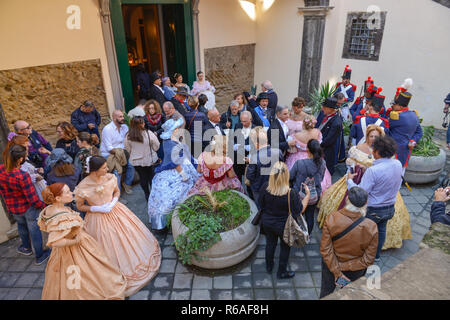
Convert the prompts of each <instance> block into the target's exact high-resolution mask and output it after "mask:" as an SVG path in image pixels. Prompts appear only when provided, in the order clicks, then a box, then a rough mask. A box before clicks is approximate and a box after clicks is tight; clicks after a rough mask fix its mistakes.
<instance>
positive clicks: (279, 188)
mask: <svg viewBox="0 0 450 320" xmlns="http://www.w3.org/2000/svg"><path fill="white" fill-rule="evenodd" d="M266 190H267V191H268V192H269V193H270V194H271V195H274V196H284V195H285V194H287V193H288V191H289V168H288V167H287V165H286V164H285V163H284V162H281V161H277V162H276V163H275V164H274V165H273V167H272V170H271V171H270V176H269V185H268V186H267V189H266Z"/></svg>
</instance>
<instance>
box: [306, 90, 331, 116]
mask: <svg viewBox="0 0 450 320" xmlns="http://www.w3.org/2000/svg"><path fill="white" fill-rule="evenodd" d="M335 90H336V85H330V82H328V81H327V82H325V84H323V85H321V86H320V88H318V89H316V90H314V91H313V92H312V93H311V94H310V96H309V100H310V101H309V105H308V108H307V111H308V113H310V114H312V115H314V116H315V117H316V118H317V115H318V114H319V112H320V110H321V109H322V103H323V102H324V101H325V98H328V97H331V96H332V95H333V92H334V91H335ZM305 111H306V110H305Z"/></svg>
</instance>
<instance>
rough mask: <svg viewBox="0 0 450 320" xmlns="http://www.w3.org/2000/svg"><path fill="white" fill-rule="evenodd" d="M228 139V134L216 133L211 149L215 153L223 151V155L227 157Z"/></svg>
mask: <svg viewBox="0 0 450 320" xmlns="http://www.w3.org/2000/svg"><path fill="white" fill-rule="evenodd" d="M227 141H228V140H227V137H226V136H222V135H219V134H216V135H215V136H214V137H213V139H212V141H211V151H212V152H214V154H215V155H218V154H220V152H221V151H222V155H223V156H224V157H225V156H226V155H227Z"/></svg>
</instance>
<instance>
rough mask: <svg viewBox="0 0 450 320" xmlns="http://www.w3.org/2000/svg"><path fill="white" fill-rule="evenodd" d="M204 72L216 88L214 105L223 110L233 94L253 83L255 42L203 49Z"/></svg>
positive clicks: (249, 86)
mask: <svg viewBox="0 0 450 320" xmlns="http://www.w3.org/2000/svg"><path fill="white" fill-rule="evenodd" d="M205 72H206V78H207V80H208V81H209V82H211V84H212V85H213V86H214V87H215V88H216V92H215V95H216V107H217V109H219V111H220V112H224V111H225V110H227V108H228V105H229V103H230V101H231V100H232V99H233V97H234V95H235V94H237V93H240V92H243V91H250V88H251V86H253V85H254V83H253V82H254V73H255V44H246V45H238V46H228V47H220V48H210V49H205Z"/></svg>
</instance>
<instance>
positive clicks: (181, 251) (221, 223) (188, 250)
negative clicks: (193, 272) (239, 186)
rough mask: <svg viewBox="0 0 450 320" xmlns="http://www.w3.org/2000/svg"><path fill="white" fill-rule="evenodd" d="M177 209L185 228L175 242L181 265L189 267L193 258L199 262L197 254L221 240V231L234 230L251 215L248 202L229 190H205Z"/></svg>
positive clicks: (199, 258) (199, 257)
mask: <svg viewBox="0 0 450 320" xmlns="http://www.w3.org/2000/svg"><path fill="white" fill-rule="evenodd" d="M177 209H178V217H179V218H180V221H181V222H182V223H183V224H184V225H185V226H186V227H188V231H186V233H184V234H180V235H179V236H178V238H177V239H176V241H175V246H176V248H177V250H178V255H179V257H180V259H181V261H182V263H184V264H191V263H192V259H196V260H201V259H202V257H201V256H199V255H198V254H196V252H202V251H206V250H208V249H209V248H211V247H212V246H213V245H214V244H215V243H217V242H219V241H220V240H221V238H220V233H221V232H226V231H229V230H233V229H235V228H236V227H238V226H240V225H241V224H242V223H244V222H245V221H246V220H247V219H248V217H249V216H250V206H249V204H248V202H247V201H246V200H245V199H244V198H242V197H241V196H240V195H239V194H237V193H235V192H232V191H230V190H223V191H219V192H215V193H212V192H211V191H209V190H205V195H204V196H199V195H196V196H193V197H191V198H189V199H188V200H186V201H185V202H184V203H181V204H179V205H178V206H177ZM170 220H171V217H169V221H170Z"/></svg>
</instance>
